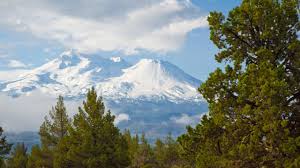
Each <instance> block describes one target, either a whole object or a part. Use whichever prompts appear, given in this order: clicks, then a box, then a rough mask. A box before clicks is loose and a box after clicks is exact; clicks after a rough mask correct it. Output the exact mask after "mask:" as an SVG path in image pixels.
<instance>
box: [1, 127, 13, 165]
mask: <svg viewBox="0 0 300 168" xmlns="http://www.w3.org/2000/svg"><path fill="white" fill-rule="evenodd" d="M2 134H3V129H2V127H0V167H4V166H5V163H4V160H5V158H6V155H7V154H9V151H10V149H11V146H12V144H9V143H7V141H6V137H5V136H4V135H2Z"/></svg>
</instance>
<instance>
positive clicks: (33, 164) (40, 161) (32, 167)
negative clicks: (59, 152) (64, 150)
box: [27, 145, 53, 168]
mask: <svg viewBox="0 0 300 168" xmlns="http://www.w3.org/2000/svg"><path fill="white" fill-rule="evenodd" d="M27 167H28V168H37V167H43V168H52V167H53V151H52V150H50V149H49V148H42V149H41V148H40V147H39V146H38V145H35V146H33V147H32V148H31V153H30V155H29V157H28V163H27Z"/></svg>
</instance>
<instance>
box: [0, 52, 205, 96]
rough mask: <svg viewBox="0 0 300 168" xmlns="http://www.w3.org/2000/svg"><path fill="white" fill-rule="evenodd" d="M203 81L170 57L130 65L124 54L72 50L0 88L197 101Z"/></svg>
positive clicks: (16, 91) (14, 92)
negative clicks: (95, 91) (107, 55)
mask: <svg viewBox="0 0 300 168" xmlns="http://www.w3.org/2000/svg"><path fill="white" fill-rule="evenodd" d="M199 84H200V81H199V80H197V79H195V78H193V77H191V76H190V75H188V74H186V73H185V72H184V71H182V70H181V69H180V68H178V67H177V66H175V65H173V64H171V63H169V62H167V61H161V60H154V59H141V60H140V61H139V62H138V63H136V64H135V65H130V64H129V63H127V62H126V61H124V60H123V59H121V58H120V57H112V58H103V57H100V56H97V55H83V54H80V53H78V52H76V51H74V50H70V51H66V52H63V53H62V54H60V57H58V58H56V59H54V60H52V61H50V62H48V63H46V64H44V65H42V66H41V67H38V68H36V69H33V70H32V71H30V72H27V73H26V74H25V75H23V76H22V77H20V79H17V80H15V81H6V82H3V83H0V89H1V91H3V92H7V93H8V94H10V95H14V96H20V95H23V94H25V93H26V94H27V93H30V92H32V91H33V90H41V91H43V92H46V93H48V94H53V95H55V96H57V95H63V96H65V97H69V98H80V97H82V96H84V95H85V94H86V90H87V89H88V88H91V87H92V86H94V87H95V88H96V89H98V91H99V92H101V94H102V95H103V96H104V97H105V98H107V99H124V98H125V99H140V98H146V99H153V100H157V98H159V99H166V100H169V101H186V100H188V101H195V100H198V99H199V97H200V95H198V93H197V87H198V86H199Z"/></svg>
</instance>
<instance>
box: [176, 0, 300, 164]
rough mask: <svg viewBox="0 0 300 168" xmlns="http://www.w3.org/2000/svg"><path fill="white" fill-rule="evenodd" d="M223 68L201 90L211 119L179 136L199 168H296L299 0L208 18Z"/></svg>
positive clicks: (262, 1)
mask: <svg viewBox="0 0 300 168" xmlns="http://www.w3.org/2000/svg"><path fill="white" fill-rule="evenodd" d="M208 21H209V25H210V31H211V36H210V38H211V40H212V41H213V42H214V44H215V45H216V46H217V47H218V48H219V49H220V52H219V53H218V54H217V55H216V56H215V58H216V60H217V61H218V62H225V63H227V66H226V67H225V69H224V70H221V69H217V70H216V71H215V72H213V73H211V74H210V76H209V78H208V80H207V81H206V82H205V83H203V84H202V85H201V87H200V88H199V92H200V93H201V94H202V95H203V96H204V98H205V99H206V100H207V102H208V103H209V110H210V111H209V114H208V116H205V117H203V119H202V121H201V123H200V124H199V125H197V126H196V128H188V132H187V133H186V134H185V135H183V136H181V137H180V138H179V142H180V144H181V146H182V149H183V152H182V153H183V155H184V156H185V157H186V158H187V159H188V160H189V161H190V162H191V163H194V165H195V166H196V167H300V41H299V38H298V37H297V33H299V30H300V25H299V1H298V0H282V1H278V0H244V1H243V2H242V4H241V5H240V6H238V7H236V8H234V9H233V10H232V11H230V13H229V15H228V17H227V18H225V16H224V15H223V14H222V13H218V12H211V13H210V15H209V17H208Z"/></svg>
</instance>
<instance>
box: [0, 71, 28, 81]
mask: <svg viewBox="0 0 300 168" xmlns="http://www.w3.org/2000/svg"><path fill="white" fill-rule="evenodd" d="M28 71H29V70H25V69H16V70H8V71H0V81H8V80H15V79H16V78H18V77H19V76H20V75H22V74H25V73H26V72H28Z"/></svg>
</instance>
